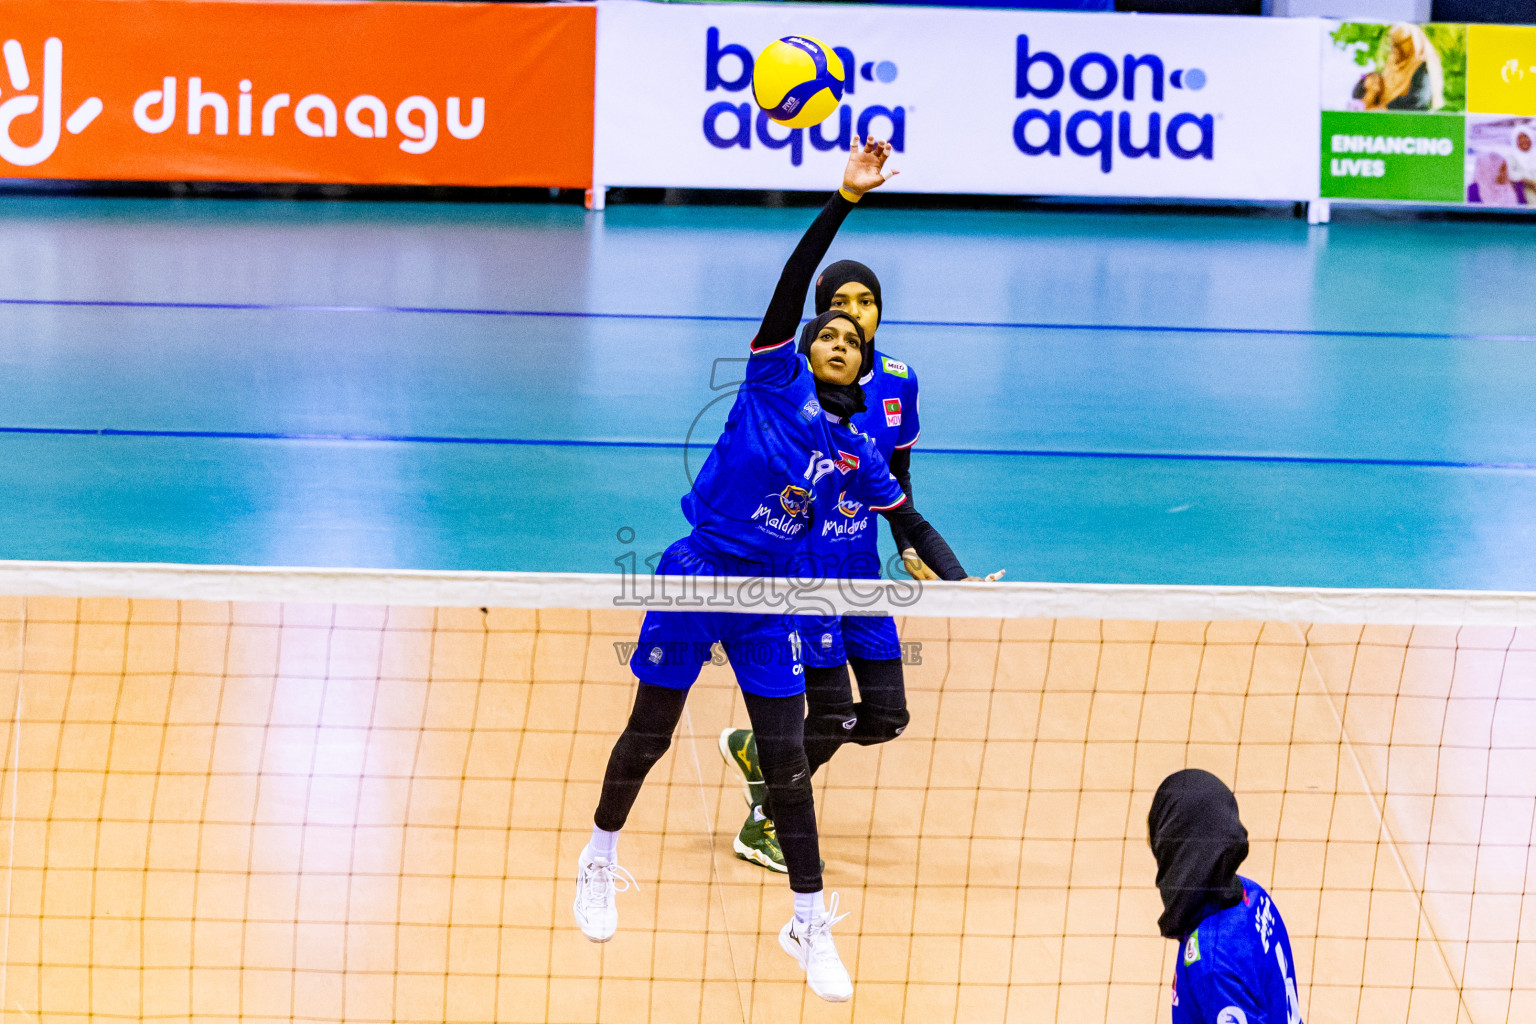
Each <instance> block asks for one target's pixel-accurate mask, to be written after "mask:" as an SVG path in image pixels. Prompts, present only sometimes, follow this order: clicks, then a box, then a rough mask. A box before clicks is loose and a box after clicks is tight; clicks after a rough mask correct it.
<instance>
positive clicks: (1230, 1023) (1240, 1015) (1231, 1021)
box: [1216, 1006, 1248, 1024]
mask: <svg viewBox="0 0 1536 1024" xmlns="http://www.w3.org/2000/svg"><path fill="white" fill-rule="evenodd" d="M1216 1024H1248V1015H1247V1014H1246V1013H1244V1012H1243V1011H1242V1010H1240V1009H1239V1008H1238V1007H1236V1006H1229V1007H1227V1008H1226V1009H1225V1010H1222V1011H1221V1012H1220V1013H1218V1014H1217V1015H1216Z"/></svg>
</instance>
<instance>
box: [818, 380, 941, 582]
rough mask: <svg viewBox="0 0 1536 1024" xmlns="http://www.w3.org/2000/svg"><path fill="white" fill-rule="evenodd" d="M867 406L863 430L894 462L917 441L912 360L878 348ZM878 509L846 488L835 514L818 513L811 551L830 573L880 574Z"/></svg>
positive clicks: (859, 426)
mask: <svg viewBox="0 0 1536 1024" xmlns="http://www.w3.org/2000/svg"><path fill="white" fill-rule="evenodd" d="M860 383H861V384H862V385H863V387H864V411H863V412H861V413H858V414H857V415H855V416H853V417H852V420H851V423H852V426H853V428H854V430H856V431H858V432H859V433H860V434H863V435H864V436H865V437H866V438H868V439H869V441H870V442H871V443H872V444H873V446H874V448H875V450H876V451H878V452H879V453H880V458H881V461H882V462H883V463H889V462H890V459H891V455H892V453H894V452H895V451H896V449H898V448H910V447H912V445H914V444H916V443H917V436H918V433H919V432H920V429H919V426H918V419H917V374H916V373H915V372H913V370H912V368H911V367H909V366H908V365H907V364H906V363H903V362H901V361H900V360H897V359H892V358H890V357H889V356H885V355H881V354H880V353H879V352H876V353H875V371H874V373H872V374H871V375H869V376H868V377H865V378H864V379H862V380H861V381H860ZM879 525H880V518H879V515H878V509H871V508H870V507H869V506H868V505H866V504H864V503H862V502H860V501H859V500H858V498H857V496H856V495H854V494H852V493H851V492H849V491H848V489H847V488H843V489H842V490H841V491H840V493H839V494H838V496H837V504H836V506H835V509H834V511H832V512H831V513H830V514H827V515H822V516H818V517H817V522H816V529H815V532H814V533H813V534H812V536H811V552H812V554H813V555H814V556H815V557H816V561H817V563H818V564H819V565H821V566H823V567H824V568H825V571H826V574H827V575H828V576H835V577H837V578H840V579H875V578H877V577H878V576H879V575H880V539H879V529H878V527H879Z"/></svg>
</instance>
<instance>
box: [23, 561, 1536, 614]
mask: <svg viewBox="0 0 1536 1024" xmlns="http://www.w3.org/2000/svg"><path fill="white" fill-rule="evenodd" d="M0 594H7V595H18V596H32V597H39V596H57V597H120V598H135V599H169V600H194V601H256V602H261V601H276V602H301V603H324V604H369V605H420V606H435V607H471V606H494V607H500V608H581V609H589V610H611V609H641V610H644V609H660V610H685V609H692V610H705V611H725V612H744V613H752V612H773V613H779V612H795V613H799V614H831V613H834V612H835V613H843V614H848V613H853V614H859V613H865V614H893V615H905V616H922V617H931V618H1088V619H1130V620H1141V621H1212V620H1218V619H1219V620H1228V621H1230V620H1251V621H1268V622H1309V623H1350V624H1383V625H1426V626H1428V625H1438V626H1460V625H1486V626H1506V627H1522V626H1525V627H1529V626H1536V593H1519V592H1499V591H1455V590H1367V589H1360V590H1345V589H1308V588H1300V587H1231V586H1210V587H1200V586H1182V585H1179V586H1153V585H1140V584H1079V583H1007V582H999V583H924V584H920V585H919V584H917V583H914V582H913V581H911V580H843V581H837V580H819V581H793V580H783V579H773V578H756V579H751V578H739V577H720V578H690V577H673V576H667V577H664V576H629V575H622V574H618V573H531V572H472V571H432V570H411V569H333V568H288V567H265V566H229V565H175V564H163V563H131V562H42V561H0Z"/></svg>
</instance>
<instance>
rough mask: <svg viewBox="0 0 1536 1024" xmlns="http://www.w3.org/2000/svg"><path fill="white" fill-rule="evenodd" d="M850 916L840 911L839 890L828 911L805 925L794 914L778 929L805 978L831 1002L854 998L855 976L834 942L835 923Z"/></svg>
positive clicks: (786, 947)
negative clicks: (798, 924) (849, 975)
mask: <svg viewBox="0 0 1536 1024" xmlns="http://www.w3.org/2000/svg"><path fill="white" fill-rule="evenodd" d="M847 916H848V915H847V914H839V913H838V912H837V893H833V894H832V899H831V901H830V902H829V903H828V905H827V912H826V913H825V914H818V915H816V917H815V918H814V919H813V920H812V921H811V923H810V924H808V925H805V926H803V929H802V928H801V927H799V926H797V925H796V922H795V919H794V918H790V919H789V924H786V925H785V926H784V927H783V928H780V929H779V945H781V946H783V947H784V952H786V953H788V954H789V955H790V956H792V957H794V958H795V960H796V962H797V963H799V964H800V966H801V967H802V968H804V969H805V981H806V984H808V985H810V986H811V991H812V992H815V993H816V994H817V995H818V996H820V997H821V998H823V999H825V1000H826V1001H827V1002H829V1003H845V1002H847V1001H848V1000H850V999H852V998H853V979H852V978H850V977H848V971H847V969H846V968H845V967H843V961H842V958H841V957H839V956H838V955H837V946H836V945H835V944H834V943H833V942H832V926H833V925H835V924H837V922H839V921H841V920H842V919H843V918H845V917H847Z"/></svg>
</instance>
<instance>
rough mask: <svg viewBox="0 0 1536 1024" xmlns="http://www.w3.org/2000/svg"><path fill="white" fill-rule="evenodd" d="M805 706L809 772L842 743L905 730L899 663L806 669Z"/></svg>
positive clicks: (864, 742) (852, 661)
mask: <svg viewBox="0 0 1536 1024" xmlns="http://www.w3.org/2000/svg"><path fill="white" fill-rule="evenodd" d="M849 666H852V668H853V678H854V679H856V680H857V681H858V684H859V697H860V700H859V702H858V703H854V700H853V686H852V684H851V683H850V682H849V681H848V668H849ZM805 705H806V708H805V757H806V762H807V763H808V764H809V765H810V766H811V773H812V774H815V773H816V770H817V769H818V768H820V767H821V766H822V765H824V764H826V763H827V762H828V761H830V760H832V755H833V754H835V753H837V748H838V747H840V746H842V745H843V744H844V743H857V744H859V745H860V746H866V747H867V746H873V745H874V744H876V743H885V742H886V741H888V740H893V739H895V738H896V737H897V736H900V735H901V733H902V730H904V729H906V727H907V722H908V721H909V719H910V716H909V715H908V714H907V689H906V682H905V680H904V678H903V676H902V671H901V659H900V658H891V659H889V660H886V661H868V660H866V659H864V658H849V659H848V664H846V665H838V666H837V667H836V668H807V669H806V670H805ZM759 742H761V740H759Z"/></svg>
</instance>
